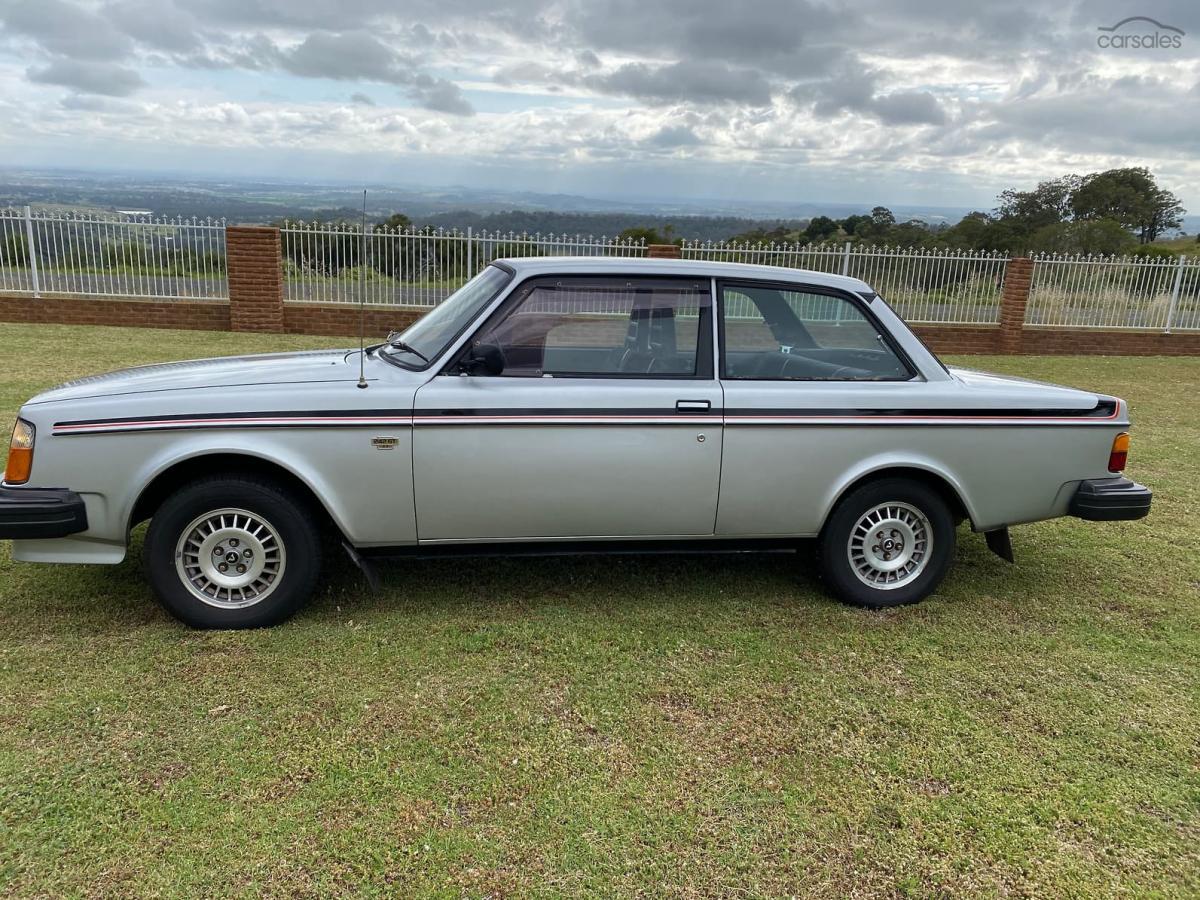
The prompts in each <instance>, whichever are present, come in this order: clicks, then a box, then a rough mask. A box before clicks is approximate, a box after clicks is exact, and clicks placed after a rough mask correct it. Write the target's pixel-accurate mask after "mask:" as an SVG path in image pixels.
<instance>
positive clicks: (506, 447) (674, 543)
mask: <svg viewBox="0 0 1200 900" xmlns="http://www.w3.org/2000/svg"><path fill="white" fill-rule="evenodd" d="M1128 428H1129V419H1128V412H1127V408H1126V404H1125V402H1124V401H1122V400H1119V399H1117V398H1114V397H1109V396H1105V395H1103V394H1093V393H1089V392H1087V391H1080V390H1073V389H1070V388H1065V387H1057V386H1054V385H1049V384H1040V383H1035V382H1030V381H1023V380H1020V379H1015V378H1003V377H999V376H995V375H987V374H983V373H980V372H973V371H968V370H963V369H952V368H947V367H946V366H944V365H943V364H942V363H941V362H939V361H938V359H937V357H935V356H934V355H933V353H931V352H930V351H929V350H928V349H927V348H926V347H925V346H924V345H923V344H922V343H921V341H920V340H919V339H918V338H917V336H916V335H915V334H914V333H913V332H912V331H911V330H910V329H909V328H908V327H907V326H906V325H905V324H904V322H903V321H902V320H901V319H900V318H899V316H897V315H896V313H895V312H894V311H893V310H892V309H891V308H890V307H889V306H888V305H887V303H886V301H885V300H884V299H883V298H881V297H879V296H878V295H877V294H876V293H875V292H874V291H873V290H872V289H871V288H870V287H869V286H868V285H866V284H864V283H863V282H861V281H858V280H857V279H854V278H846V277H839V276H836V275H826V274H823V273H817V272H807V271H800V270H795V269H782V268H775V267H758V266H745V265H736V264H721V263H710V262H690V261H678V260H641V259H606V258H540V259H510V260H503V261H497V262H495V263H493V264H492V265H490V266H488V267H487V268H486V269H485V270H484V271H483V272H482V273H480V274H479V275H478V276H476V277H475V278H474V279H473V280H472V281H471V282H469V283H468V284H467V285H466V286H465V287H463V288H462V289H461V290H459V291H458V292H457V293H455V294H454V295H453V296H452V297H450V298H449V299H448V300H446V301H445V302H444V303H442V304H441V305H440V306H438V307H437V308H436V309H434V310H433V311H432V312H430V313H429V314H428V315H426V316H425V317H424V318H422V319H420V320H419V321H417V322H416V323H415V324H413V325H412V326H411V327H410V328H408V329H407V330H406V331H404V332H403V333H401V334H394V335H392V336H390V337H389V339H388V341H386V342H384V343H381V344H376V345H374V346H370V347H368V348H367V349H366V350H365V352H364V353H361V354H360V352H359V351H358V350H357V349H354V350H329V351H321V352H309V353H284V354H272V355H264V356H247V357H239V358H231V359H208V360H199V361H195V362H182V363H172V364H169V365H153V366H144V367H141V368H135V369H128V370H125V371H122V372H115V373H113V374H110V375H101V376H96V377H92V378H84V379H81V380H79V381H74V382H71V383H69V384H65V385H62V386H61V387H58V388H55V389H54V390H51V391H47V392H46V393H44V394H40V395H39V396H37V397H34V398H33V399H32V400H30V401H29V402H28V403H27V404H25V406H24V407H23V408H22V409H21V413H20V419H19V421H18V422H17V425H16V428H15V430H14V432H13V439H12V448H11V450H10V455H9V461H8V469H7V470H6V473H5V480H4V484H3V486H2V487H0V538H12V539H13V555H14V557H15V558H16V559H18V560H25V561H29V562H55V563H117V562H120V561H121V560H122V559H123V558H124V556H125V553H126V550H127V547H128V544H129V534H130V530H131V529H132V528H133V526H134V525H136V524H137V523H139V522H142V521H144V520H147V519H149V522H150V524H149V527H148V529H147V533H146V539H145V548H144V553H145V570H146V572H147V575H148V577H149V580H150V582H151V584H152V585H153V588H154V591H155V593H156V594H157V596H158V597H159V599H160V600H161V601H162V603H163V604H164V605H165V606H166V607H167V609H169V610H170V611H171V612H172V613H174V614H175V615H176V616H178V617H179V618H180V619H182V620H183V621H185V622H187V623H189V624H191V625H195V626H200V627H216V628H238V627H252V626H260V625H269V624H273V623H276V622H279V621H281V620H282V619H284V618H286V617H287V616H289V615H291V614H292V613H293V612H295V611H296V609H298V608H299V607H300V606H301V605H302V604H303V603H304V601H305V600H306V599H307V598H308V597H309V595H310V594H311V593H312V590H313V587H314V584H315V583H316V580H317V577H318V573H319V570H320V567H321V559H322V557H323V556H324V555H326V554H329V553H340V552H342V547H344V548H345V550H346V552H349V553H350V554H351V556H352V557H353V558H354V559H355V561H356V562H358V563H359V564H360V565H361V566H363V567H364V570H365V571H367V572H368V574H370V572H371V570H372V561H373V558H374V557H375V556H378V555H381V554H389V555H404V554H410V555H430V554H435V553H441V554H460V555H463V554H465V555H470V554H483V553H496V552H512V553H533V552H545V551H553V552H563V551H564V550H565V551H568V552H569V551H572V550H578V551H585V550H586V551H594V550H595V549H597V548H601V549H606V550H610V551H615V552H621V551H638V552H643V551H647V550H650V551H655V550H657V551H668V552H680V551H684V550H689V551H690V550H697V549H700V550H706V551H720V550H730V549H737V550H745V549H779V548H789V547H796V546H798V545H799V542H800V539H804V538H815V539H816V541H817V545H818V548H819V552H820V560H821V562H820V565H821V570H822V573H823V576H824V579H825V581H826V583H827V584H828V586H829V588H830V589H831V591H832V592H833V593H834V594H836V595H837V596H838V597H839V598H841V599H842V600H845V601H848V602H851V603H855V604H861V605H864V606H869V607H886V606H896V605H899V604H904V603H912V602H914V601H917V600H920V599H921V598H923V597H925V596H926V595H928V594H929V593H930V592H931V591H933V590H934V589H935V588H936V587H937V585H938V583H939V581H940V580H941V579H942V577H943V575H944V574H945V572H946V569H947V567H948V566H949V564H950V561H951V559H952V558H953V556H954V543H955V532H956V526H957V525H958V524H959V523H960V522H962V521H969V522H970V524H971V527H972V529H973V530H975V531H976V532H981V533H983V534H984V535H985V537H986V540H987V543H988V545H989V546H990V547H991V548H992V549H993V550H995V551H996V552H997V553H999V554H1000V555H1002V556H1005V557H1006V558H1008V559H1010V560H1011V558H1012V550H1011V544H1010V542H1009V538H1008V528H1009V526H1011V525H1017V524H1020V523H1023V522H1034V521H1037V520H1040V519H1049V518H1052V517H1054V516H1063V515H1074V516H1078V517H1080V518H1083V519H1090V520H1110V519H1135V518H1139V517H1141V516H1144V515H1146V513H1147V512H1148V511H1149V508H1150V492H1149V491H1148V490H1147V489H1146V488H1144V487H1142V486H1141V485H1138V484H1135V483H1133V482H1131V481H1128V480H1126V479H1125V478H1123V477H1121V475H1120V474H1119V473H1120V472H1121V470H1122V469H1123V467H1124V465H1125V454H1126V452H1127V447H1128V440H1129V436H1128V431H1127V430H1128ZM32 485H37V486H32Z"/></svg>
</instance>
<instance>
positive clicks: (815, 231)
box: [804, 216, 838, 244]
mask: <svg viewBox="0 0 1200 900" xmlns="http://www.w3.org/2000/svg"><path fill="white" fill-rule="evenodd" d="M837 233H838V223H837V222H835V221H833V219H831V218H829V216H817V217H816V218H814V219H813V220H812V221H810V222H809V223H808V226H807V227H806V228H805V229H804V239H805V240H806V241H807V242H808V243H810V244H819V243H821V241H823V240H826V239H827V238H831V237H833V236H834V235H835V234H837Z"/></svg>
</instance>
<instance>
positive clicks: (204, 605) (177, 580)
mask: <svg viewBox="0 0 1200 900" xmlns="http://www.w3.org/2000/svg"><path fill="white" fill-rule="evenodd" d="M220 510H237V511H242V512H244V513H249V514H250V515H251V516H253V517H254V518H253V520H252V521H251V520H248V519H243V518H241V517H235V515H230V517H229V518H228V519H227V520H226V522H227V523H229V524H230V527H231V530H230V531H221V532H219V533H218V532H215V533H214V540H216V537H217V536H219V535H224V534H230V535H233V537H228V538H224V539H222V540H223V542H221V543H217V544H216V545H215V546H214V547H213V548H212V554H213V558H214V560H218V561H220V562H224V560H223V559H221V557H220V556H218V555H217V553H218V548H219V550H220V552H221V553H222V554H224V555H226V556H227V557H228V559H229V563H228V566H231V567H234V568H236V567H237V566H238V565H240V564H241V563H242V562H243V560H241V559H236V558H235V557H236V556H237V554H238V553H239V552H240V553H244V554H247V555H248V557H250V560H249V563H248V564H249V565H250V566H251V567H252V569H253V568H254V567H261V569H262V574H261V575H260V576H259V578H260V580H258V581H256V582H255V583H254V584H253V585H250V586H248V587H245V588H237V587H233V588H227V587H222V586H221V585H219V584H216V583H215V582H213V581H208V580H207V576H206V574H205V572H204V571H203V570H201V569H199V547H200V546H201V545H199V544H193V545H189V547H193V546H194V547H195V548H196V549H195V551H194V552H195V553H196V558H195V560H194V561H193V560H192V558H191V557H187V558H186V559H185V558H184V556H183V554H182V553H180V554H179V555H178V556H177V551H178V548H179V547H180V542H181V540H182V539H183V537H184V532H185V531H187V532H188V533H189V534H193V535H198V534H200V533H202V531H203V530H204V529H206V528H207V523H206V524H205V525H201V526H200V530H199V531H193V530H192V526H193V525H194V523H196V522H197V521H198V520H202V519H204V518H205V517H207V516H208V515H209V514H215V513H217V512H218V511H220ZM242 522H245V525H244V526H243V527H244V528H245V529H246V530H245V531H244V532H241V533H239V532H238V531H237V527H238V526H239V524H240V523H242ZM317 522H318V517H317V516H316V515H314V511H313V510H312V509H310V506H309V504H308V503H306V502H305V501H304V500H303V499H302V498H300V497H297V496H296V495H295V494H294V493H293V492H292V491H289V490H288V489H287V488H285V487H282V486H281V485H278V484H276V483H274V482H272V481H269V480H266V479H261V478H255V477H251V476H236V475H234V476H225V477H211V478H203V479H200V480H198V481H194V482H192V483H191V484H189V485H187V486H186V487H183V488H180V489H179V490H178V491H176V492H175V493H174V494H172V495H171V496H169V497H168V498H167V499H166V501H164V502H163V504H162V506H160V507H159V509H158V511H157V512H156V513H155V514H154V516H153V517H152V518H151V520H150V526H149V528H148V529H147V531H146V543H145V547H144V550H143V559H144V564H145V567H146V572H147V575H148V578H149V581H150V586H151V588H153V590H154V593H155V596H157V597H158V600H159V602H160V603H162V605H163V606H164V607H165V608H166V609H167V611H168V612H170V613H171V615H173V616H175V617H176V618H177V619H179V620H180V621H181V622H184V623H186V624H187V625H191V626H192V627H193V628H261V627H264V626H268V625H275V624H277V623H279V622H282V621H284V620H285V619H287V618H288V617H290V616H291V615H293V614H294V613H295V612H296V610H298V609H299V608H300V607H301V606H303V605H304V603H305V602H306V601H307V600H308V598H309V597H310V596H311V595H312V592H313V588H314V587H315V586H316V582H317V576H318V575H319V574H320V571H321V543H320V532H319V530H318V525H317ZM259 524H265V526H266V530H265V531H264V530H262V529H258V530H257V535H258V537H259V538H262V540H263V542H264V543H257V542H256V543H254V546H253V548H252V547H251V546H250V544H251V542H252V541H253V540H254V531H255V529H256V527H257V525H259ZM264 535H266V536H265V537H264ZM239 538H240V540H239ZM234 541H237V545H236V546H235V545H234ZM229 554H233V555H229ZM205 558H206V559H207V554H206V555H205ZM181 560H182V562H181ZM260 560H261V562H260ZM213 565H214V567H215V565H216V563H214V564H213ZM181 566H183V571H182V572H181V570H180V567H181ZM189 566H190V568H189ZM272 572H275V573H277V574H275V575H272V574H271V573H272ZM188 573H191V575H192V576H193V577H195V578H196V579H197V583H196V586H195V588H193V587H191V586H189V578H188V577H187V575H188ZM211 574H212V577H213V578H219V577H222V576H220V575H219V573H216V572H215V570H214V571H213V572H212V573H211ZM251 574H253V572H251ZM226 577H229V578H235V577H236V576H235V574H234V573H233V572H232V571H230V572H228V573H227V576H226ZM202 585H206V586H207V587H208V589H210V590H212V591H213V592H215V593H216V594H217V596H215V597H212V598H210V599H209V600H207V601H205V600H201V599H200V597H199V596H198V593H197V592H198V591H200V590H201V586H202ZM256 585H257V586H258V587H259V589H258V590H256V589H255V586H256ZM234 591H239V592H240V594H241V596H240V597H237V596H234V594H233V592H234ZM226 593H228V595H229V598H230V599H228V600H225V599H224V596H225V594H226ZM258 594H261V595H262V596H261V597H258V598H257V599H256V597H257V595H258ZM247 595H248V596H247Z"/></svg>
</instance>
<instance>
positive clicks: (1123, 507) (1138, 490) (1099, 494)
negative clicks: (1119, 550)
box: [1068, 475, 1152, 522]
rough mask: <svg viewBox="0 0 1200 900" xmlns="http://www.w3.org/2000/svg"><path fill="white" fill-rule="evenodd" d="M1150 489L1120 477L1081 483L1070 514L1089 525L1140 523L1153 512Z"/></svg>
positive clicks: (1072, 499) (1093, 479) (1072, 500)
mask: <svg viewBox="0 0 1200 900" xmlns="http://www.w3.org/2000/svg"><path fill="white" fill-rule="evenodd" d="M1151 496H1152V495H1151V493H1150V489H1149V488H1148V487H1143V486H1142V485H1140V484H1137V483H1136V482H1133V481H1130V480H1129V479H1128V478H1122V477H1121V476H1120V475H1117V476H1114V477H1113V478H1092V479H1090V480H1088V481H1081V482H1079V488H1078V490H1076V491H1075V496H1074V497H1072V498H1071V506H1070V508H1069V509H1068V512H1069V513H1070V514H1071V515H1073V516H1075V517H1077V518H1080V519H1087V520H1088V521H1089V522H1116V521H1120V520H1122V519H1140V518H1142V517H1143V516H1145V515H1146V514H1147V513H1149V512H1150V498H1151Z"/></svg>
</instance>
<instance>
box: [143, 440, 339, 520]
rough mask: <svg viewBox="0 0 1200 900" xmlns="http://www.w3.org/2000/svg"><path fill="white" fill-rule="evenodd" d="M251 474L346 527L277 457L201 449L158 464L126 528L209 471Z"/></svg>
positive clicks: (296, 473) (325, 518) (154, 510)
mask: <svg viewBox="0 0 1200 900" xmlns="http://www.w3.org/2000/svg"><path fill="white" fill-rule="evenodd" d="M221 474H230V475H254V476H257V477H260V478H269V479H271V480H273V481H275V482H277V483H278V484H280V485H282V486H284V487H287V488H289V489H290V490H292V491H294V492H295V493H296V494H297V495H298V496H299V497H301V498H303V499H304V500H305V501H307V502H308V503H309V505H310V506H311V507H312V509H313V510H314V511H315V512H317V513H318V514H319V515H321V516H322V518H323V519H324V520H325V522H326V523H327V524H331V525H332V526H333V527H335V528H337V529H338V531H340V532H342V534H343V535H344V534H345V528H344V527H343V525H342V523H341V522H339V521H338V520H337V517H336V515H335V514H334V513H333V511H332V510H330V509H329V507H328V506H327V505H326V504H325V502H324V501H323V500H322V499H321V495H320V492H319V491H318V490H317V489H316V487H314V486H313V485H312V484H311V483H310V482H309V481H308V480H307V479H306V478H304V476H303V475H301V474H300V473H299V472H297V471H295V470H294V469H292V468H291V467H289V466H287V465H285V464H284V463H281V462H280V461H278V460H276V459H270V458H267V457H264V456H259V455H256V454H254V453H249V452H245V451H228V450H221V451H215V450H210V451H204V450H200V451H197V452H195V453H193V454H190V455H188V456H184V457H181V458H178V459H175V460H172V461H171V462H170V463H168V464H167V465H164V466H163V467H162V468H160V469H159V470H158V471H157V472H156V473H155V474H154V475H153V476H152V477H151V478H150V480H149V481H147V482H146V484H145V485H143V487H142V489H141V490H140V491H139V492H138V496H137V499H136V500H135V501H134V502H133V505H132V507H131V508H130V513H129V518H128V521H127V523H126V529H127V531H128V530H132V528H133V527H134V526H135V525H137V524H138V523H139V522H144V521H146V520H147V519H149V518H151V517H152V516H153V515H154V513H155V512H156V511H157V510H158V508H159V507H160V506H162V504H163V501H165V500H166V499H167V497H169V496H170V495H171V494H172V493H174V492H175V491H177V490H178V489H179V488H181V487H183V486H184V485H186V484H188V483H190V482H192V481H195V480H196V479H198V478H204V477H207V476H211V475H221Z"/></svg>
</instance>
